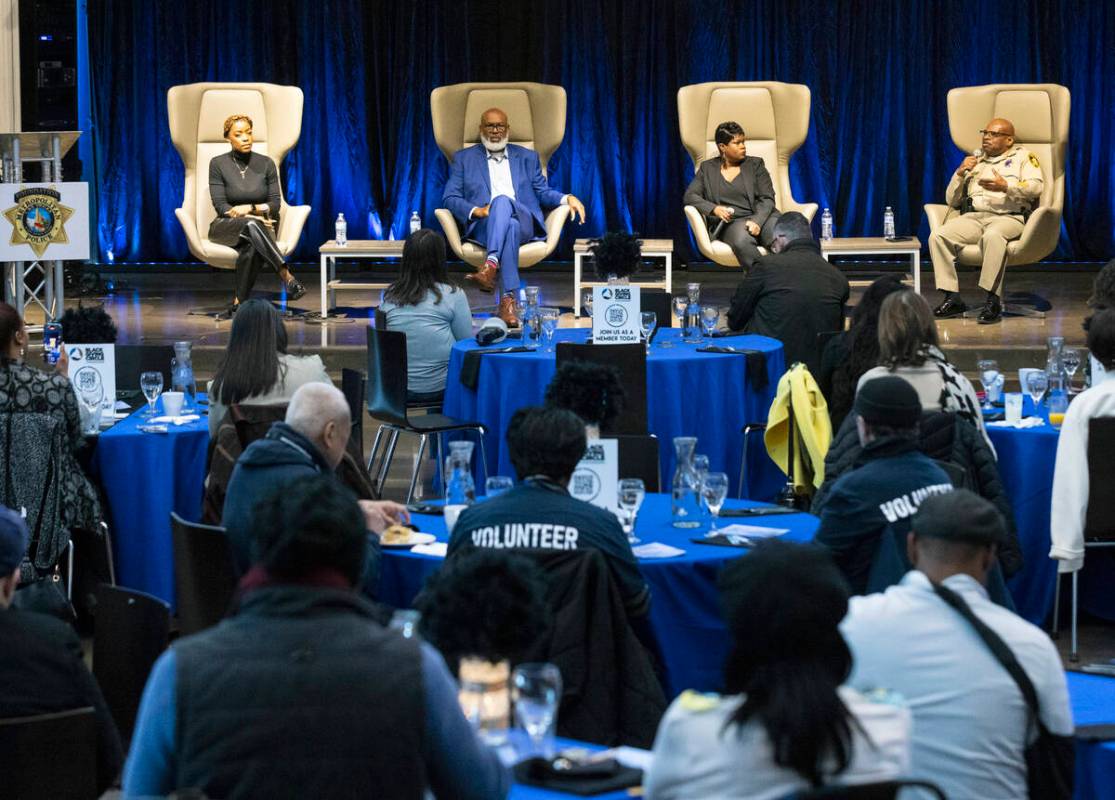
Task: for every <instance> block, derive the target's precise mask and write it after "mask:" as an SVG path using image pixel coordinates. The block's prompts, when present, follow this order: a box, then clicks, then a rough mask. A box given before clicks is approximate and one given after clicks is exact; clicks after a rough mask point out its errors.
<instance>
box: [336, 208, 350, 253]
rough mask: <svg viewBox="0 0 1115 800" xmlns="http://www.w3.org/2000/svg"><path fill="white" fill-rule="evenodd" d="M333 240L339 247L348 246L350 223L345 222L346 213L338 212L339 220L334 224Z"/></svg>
mask: <svg viewBox="0 0 1115 800" xmlns="http://www.w3.org/2000/svg"><path fill="white" fill-rule="evenodd" d="M333 229H334V233H333V241H335V242H336V243H337V247H347V246H348V223H347V222H345V215H344V214H338V215H337V222H336V223H335V224H334V225H333Z"/></svg>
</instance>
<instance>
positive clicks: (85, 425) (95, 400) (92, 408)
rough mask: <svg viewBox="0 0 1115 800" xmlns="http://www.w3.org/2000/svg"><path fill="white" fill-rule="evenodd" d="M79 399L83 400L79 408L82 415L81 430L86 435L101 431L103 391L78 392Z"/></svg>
mask: <svg viewBox="0 0 1115 800" xmlns="http://www.w3.org/2000/svg"><path fill="white" fill-rule="evenodd" d="M77 399H78V400H79V401H80V402H81V406H80V408H79V409H78V410H79V411H80V412H81V413H80V415H79V416H80V417H81V432H82V433H83V434H85V435H86V436H92V435H93V434H95V433H99V432H100V430H101V393H100V392H99V391H96V392H92V391H90V392H78V393H77Z"/></svg>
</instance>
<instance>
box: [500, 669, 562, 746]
mask: <svg viewBox="0 0 1115 800" xmlns="http://www.w3.org/2000/svg"><path fill="white" fill-rule="evenodd" d="M561 688H562V687H561V671H560V670H558V668H557V667H556V666H554V665H553V664H520V665H519V666H517V667H515V669H514V671H513V672H512V673H511V702H512V703H514V706H515V723H516V725H517V726H518V727H519V728H520V729H521V730H523V731H525V732H526V734H527V737H528V738H529V741H530V749H531V752H530V753H529V754H527V755H531V756H539V755H540V756H543V757H548V756H549V755H551V751H552V750H553V738H554V733H555V731H556V730H557V715H558V706H559V705H561Z"/></svg>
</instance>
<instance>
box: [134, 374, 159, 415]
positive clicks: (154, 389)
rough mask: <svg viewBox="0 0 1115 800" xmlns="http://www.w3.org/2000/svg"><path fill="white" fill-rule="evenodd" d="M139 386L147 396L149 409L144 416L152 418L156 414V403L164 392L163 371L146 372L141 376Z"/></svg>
mask: <svg viewBox="0 0 1115 800" xmlns="http://www.w3.org/2000/svg"><path fill="white" fill-rule="evenodd" d="M139 388H140V389H142V390H143V396H144V397H146V398H147V411H146V413H144V415H143V416H144V417H146V418H147V419H150V418H151V417H153V416H155V403H157V402H159V395H160V394H162V393H163V373H161V372H144V373H143V374H142V375H140V376H139Z"/></svg>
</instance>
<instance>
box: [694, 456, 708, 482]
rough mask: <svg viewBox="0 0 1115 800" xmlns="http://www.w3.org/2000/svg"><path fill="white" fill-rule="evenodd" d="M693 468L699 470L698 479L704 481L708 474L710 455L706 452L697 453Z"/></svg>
mask: <svg viewBox="0 0 1115 800" xmlns="http://www.w3.org/2000/svg"><path fill="white" fill-rule="evenodd" d="M693 469H694V470H696V472H697V480H698V482H699V481H703V480H704V479H705V476H706V475H708V470H709V460H708V456H706V455H705V454H704V453H697V454H696V455H695V456H693Z"/></svg>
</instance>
